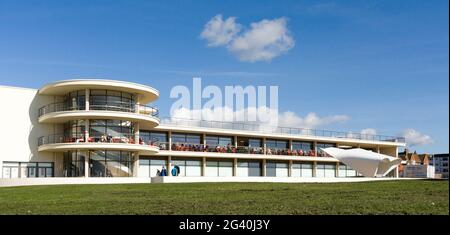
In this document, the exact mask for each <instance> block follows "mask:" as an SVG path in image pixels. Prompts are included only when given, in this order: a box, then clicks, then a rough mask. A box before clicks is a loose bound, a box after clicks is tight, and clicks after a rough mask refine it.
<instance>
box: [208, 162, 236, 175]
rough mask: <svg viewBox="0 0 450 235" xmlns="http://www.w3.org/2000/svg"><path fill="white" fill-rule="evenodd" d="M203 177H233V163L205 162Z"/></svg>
mask: <svg viewBox="0 0 450 235" xmlns="http://www.w3.org/2000/svg"><path fill="white" fill-rule="evenodd" d="M205 176H211V177H216V176H220V177H229V176H233V162H231V161H209V160H208V161H206V169H205Z"/></svg>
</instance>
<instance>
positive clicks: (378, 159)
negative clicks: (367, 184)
mask: <svg viewBox="0 0 450 235" xmlns="http://www.w3.org/2000/svg"><path fill="white" fill-rule="evenodd" d="M323 151H325V152H326V153H327V154H329V155H331V156H332V157H334V158H336V159H338V160H339V161H341V162H343V163H345V164H346V165H348V166H350V167H352V168H353V169H355V170H356V171H358V172H360V173H361V174H362V175H364V176H366V177H376V176H386V175H387V174H388V173H389V172H390V171H392V170H393V169H394V168H396V167H397V166H398V165H399V164H400V163H401V161H402V160H401V159H400V158H394V157H391V156H388V155H385V154H380V153H374V152H372V151H367V150H364V149H360V148H356V149H340V148H325V149H323Z"/></svg>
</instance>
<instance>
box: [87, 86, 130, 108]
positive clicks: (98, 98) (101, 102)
mask: <svg viewBox="0 0 450 235" xmlns="http://www.w3.org/2000/svg"><path fill="white" fill-rule="evenodd" d="M135 104H136V103H135V98H134V95H133V94H131V93H127V92H121V91H112V90H95V89H92V90H91V91H90V95H89V109H91V110H111V111H121V112H134V111H135Z"/></svg>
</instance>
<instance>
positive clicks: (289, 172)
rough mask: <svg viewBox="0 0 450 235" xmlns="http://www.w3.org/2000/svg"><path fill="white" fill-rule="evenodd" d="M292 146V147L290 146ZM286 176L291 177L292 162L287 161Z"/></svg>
mask: <svg viewBox="0 0 450 235" xmlns="http://www.w3.org/2000/svg"><path fill="white" fill-rule="evenodd" d="M291 146H292V145H291ZM288 176H289V177H292V160H289V165H288Z"/></svg>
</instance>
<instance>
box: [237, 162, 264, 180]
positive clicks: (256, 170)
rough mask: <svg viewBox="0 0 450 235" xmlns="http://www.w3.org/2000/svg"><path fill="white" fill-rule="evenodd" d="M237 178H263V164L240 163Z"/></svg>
mask: <svg viewBox="0 0 450 235" xmlns="http://www.w3.org/2000/svg"><path fill="white" fill-rule="evenodd" d="M237 176H242V177H245V176H261V163H260V162H250V161H239V162H238V165H237Z"/></svg>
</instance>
